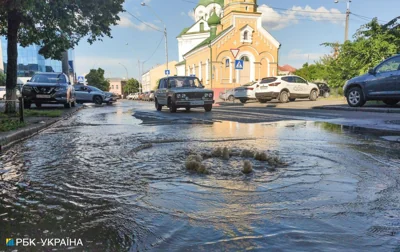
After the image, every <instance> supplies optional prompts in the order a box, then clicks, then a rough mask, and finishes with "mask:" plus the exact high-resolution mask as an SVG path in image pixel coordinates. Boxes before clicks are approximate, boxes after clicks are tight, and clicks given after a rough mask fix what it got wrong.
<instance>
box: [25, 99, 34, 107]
mask: <svg viewBox="0 0 400 252" xmlns="http://www.w3.org/2000/svg"><path fill="white" fill-rule="evenodd" d="M31 105H32V103H31V102H30V101H27V100H24V109H30V108H31Z"/></svg>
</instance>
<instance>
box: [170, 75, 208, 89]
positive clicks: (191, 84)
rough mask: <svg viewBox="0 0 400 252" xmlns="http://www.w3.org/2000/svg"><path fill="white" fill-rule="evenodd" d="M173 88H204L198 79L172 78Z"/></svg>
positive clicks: (171, 84) (171, 85)
mask: <svg viewBox="0 0 400 252" xmlns="http://www.w3.org/2000/svg"><path fill="white" fill-rule="evenodd" d="M169 86H170V87H171V88H200V87H203V85H202V84H201V82H200V80H199V79H198V78H196V77H172V78H169Z"/></svg>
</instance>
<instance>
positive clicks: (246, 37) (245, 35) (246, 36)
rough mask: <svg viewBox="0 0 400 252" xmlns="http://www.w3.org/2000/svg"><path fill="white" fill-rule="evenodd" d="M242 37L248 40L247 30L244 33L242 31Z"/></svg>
mask: <svg viewBox="0 0 400 252" xmlns="http://www.w3.org/2000/svg"><path fill="white" fill-rule="evenodd" d="M243 39H244V40H245V41H246V40H249V32H248V31H245V32H244V33H243Z"/></svg>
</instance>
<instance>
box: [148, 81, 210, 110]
mask: <svg viewBox="0 0 400 252" xmlns="http://www.w3.org/2000/svg"><path fill="white" fill-rule="evenodd" d="M154 97H155V98H154V100H155V101H154V103H155V106H156V109H157V110H158V111H161V109H162V107H163V106H166V107H168V108H169V111H170V112H171V113H175V112H176V110H177V109H178V108H185V109H186V111H190V109H191V108H197V107H203V108H204V110H205V111H206V112H210V111H211V110H212V105H213V104H214V99H213V98H214V92H213V91H212V90H208V89H204V87H203V85H202V84H201V82H200V80H199V79H198V78H197V77H189V76H171V77H166V78H162V79H161V80H160V82H159V84H158V88H157V90H156V92H155V95H154Z"/></svg>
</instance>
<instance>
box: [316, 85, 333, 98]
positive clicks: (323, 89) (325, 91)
mask: <svg viewBox="0 0 400 252" xmlns="http://www.w3.org/2000/svg"><path fill="white" fill-rule="evenodd" d="M314 84H317V86H318V88H319V96H322V97H324V98H328V97H329V95H330V93H331V89H330V87H329V86H328V84H326V83H324V82H314Z"/></svg>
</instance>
